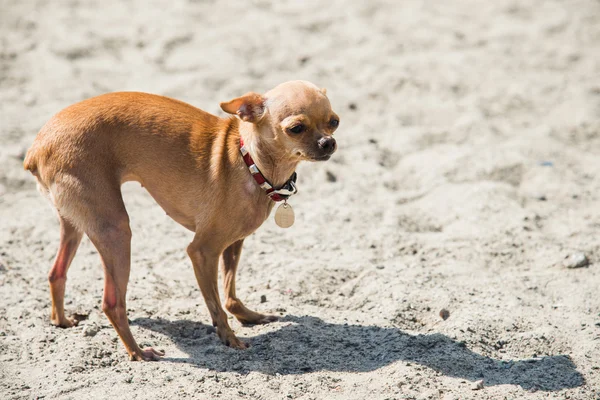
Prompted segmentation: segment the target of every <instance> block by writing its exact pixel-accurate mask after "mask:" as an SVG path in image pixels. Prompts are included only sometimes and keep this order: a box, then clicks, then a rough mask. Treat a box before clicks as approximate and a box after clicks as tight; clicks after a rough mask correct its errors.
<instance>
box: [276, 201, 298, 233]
mask: <svg viewBox="0 0 600 400" xmlns="http://www.w3.org/2000/svg"><path fill="white" fill-rule="evenodd" d="M295 219H296V218H295V217H294V209H293V208H292V206H290V205H289V204H288V203H283V204H282V205H280V206H279V207H278V208H277V211H275V223H276V224H277V225H279V227H281V228H289V227H290V226H292V225H294V220H295Z"/></svg>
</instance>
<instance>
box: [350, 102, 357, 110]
mask: <svg viewBox="0 0 600 400" xmlns="http://www.w3.org/2000/svg"><path fill="white" fill-rule="evenodd" d="M348 108H349V109H350V110H352V111H355V110H356V109H357V108H358V107H357V106H356V103H350V104H348Z"/></svg>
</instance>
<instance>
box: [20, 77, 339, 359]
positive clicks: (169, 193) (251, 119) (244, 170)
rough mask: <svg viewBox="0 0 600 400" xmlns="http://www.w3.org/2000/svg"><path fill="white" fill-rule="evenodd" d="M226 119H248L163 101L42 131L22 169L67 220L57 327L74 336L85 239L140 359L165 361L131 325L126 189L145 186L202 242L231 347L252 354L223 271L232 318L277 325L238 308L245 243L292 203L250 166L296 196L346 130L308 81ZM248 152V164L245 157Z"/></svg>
mask: <svg viewBox="0 0 600 400" xmlns="http://www.w3.org/2000/svg"><path fill="white" fill-rule="evenodd" d="M221 108H222V109H223V110H224V111H225V112H227V113H230V114H236V115H237V116H238V117H239V118H235V117H230V118H225V119H224V118H219V117H216V116H214V115H211V114H208V113H206V112H204V111H202V110H199V109H197V108H195V107H192V106H191V105H188V104H186V103H183V102H180V101H177V100H173V99H170V98H166V97H161V96H155V95H150V94H144V93H129V92H125V93H111V94H106V95H102V96H98V97H95V98H92V99H89V100H85V101H83V102H81V103H77V104H75V105H72V106H70V107H68V108H66V109H64V110H63V111H61V112H60V113H58V114H57V115H55V116H54V117H53V118H52V119H51V120H50V121H49V122H48V123H47V124H46V125H45V126H44V127H43V128H42V130H41V131H40V133H39V134H38V136H37V138H36V139H35V142H34V143H33V146H32V147H31V149H30V150H29V151H28V153H27V156H26V158H25V163H24V166H25V169H27V170H29V171H31V172H32V173H33V174H34V175H35V177H36V179H37V181H38V187H39V189H40V191H41V192H42V193H44V194H45V195H47V196H48V197H49V198H50V200H51V202H52V204H53V205H54V206H55V207H56V210H57V212H58V217H59V220H60V245H59V250H58V254H57V256H56V260H55V261H54V265H53V266H52V269H51V270H50V273H49V276H48V280H49V282H50V292H51V296H52V316H51V319H52V322H53V323H54V324H56V325H58V326H61V327H70V326H73V325H74V321H73V320H72V319H68V318H66V317H65V312H64V293H65V281H66V275H67V270H68V268H69V265H70V264H71V261H72V260H73V257H74V256H75V252H76V251H77V247H78V246H79V243H80V241H81V238H82V236H83V234H84V233H85V234H86V235H87V236H88V237H89V238H90V240H91V241H92V243H93V244H94V246H96V248H97V249H98V252H99V254H100V257H101V258H102V264H103V266H104V275H105V280H104V297H103V300H102V309H103V310H104V312H105V313H106V316H107V317H108V319H109V320H110V322H111V323H112V325H113V326H114V328H115V330H116V331H117V333H118V334H119V336H120V337H121V340H122V341H123V344H124V345H125V347H126V349H127V352H128V353H129V355H130V357H131V359H132V360H157V359H159V357H160V356H162V355H163V354H162V353H160V352H158V351H156V350H154V349H152V348H146V349H143V350H142V349H141V348H140V347H139V346H138V345H137V343H136V341H135V339H134V338H133V335H132V334H131V331H130V329H129V324H128V322H127V313H126V305H125V293H126V290H127V282H128V279H129V268H130V242H131V230H130V228H129V217H128V215H127V211H126V210H125V206H124V204H123V199H122V197H121V189H120V188H121V185H122V184H123V183H124V182H127V181H138V182H140V183H141V184H142V185H143V186H144V187H145V188H146V189H147V190H148V192H150V194H151V195H152V197H154V199H155V200H156V201H157V202H158V204H160V206H161V207H162V208H163V209H164V210H165V211H166V212H167V214H168V215H169V216H171V218H173V219H174V220H175V221H177V222H178V223H180V224H181V225H183V226H185V227H186V228H188V229H190V230H192V231H194V232H195V236H194V239H193V241H192V243H190V245H189V246H188V248H187V252H188V254H189V256H190V258H191V260H192V264H193V266H194V272H195V274H196V279H197V280H198V285H199V286H200V290H201V291H202V295H203V296H204V299H205V301H206V305H207V307H208V309H209V311H210V315H211V318H212V322H213V325H214V326H216V328H217V329H216V330H217V334H218V335H219V338H220V339H221V341H222V342H223V343H225V344H226V345H228V346H230V347H234V348H239V349H243V348H246V347H247V345H246V344H245V343H243V342H241V341H240V340H239V339H238V338H237V337H236V336H235V335H234V333H233V331H232V330H231V328H230V327H229V324H228V323H227V316H226V314H225V311H224V310H223V308H222V307H221V303H220V300H219V292H218V285H217V277H218V264H219V259H220V261H221V264H222V267H223V275H224V286H225V296H226V297H225V298H226V300H225V308H227V310H229V312H231V313H232V314H233V315H234V316H235V317H236V318H237V319H238V320H239V321H240V322H242V323H244V324H263V323H268V322H271V321H274V320H276V317H274V316H268V315H263V314H259V313H257V312H254V311H252V310H249V309H248V308H246V307H245V306H244V304H243V303H242V302H241V301H240V300H239V299H238V298H237V296H236V293H235V273H236V269H237V265H238V262H239V259H240V253H241V250H242V243H243V241H244V238H245V237H246V236H248V235H250V234H251V233H252V232H254V231H255V230H256V229H257V228H258V227H259V226H260V225H261V224H262V223H263V222H264V221H265V219H266V218H267V217H268V216H269V213H270V212H271V209H272V208H273V205H274V201H273V200H281V199H283V198H285V197H286V196H287V195H289V192H290V191H289V190H288V191H287V192H286V191H285V190H282V191H281V196H279V195H277V194H276V192H274V193H269V195H267V193H266V192H265V189H268V187H267V186H265V185H264V184H263V185H262V187H261V185H259V184H258V183H257V182H259V181H258V179H256V176H255V175H253V173H256V170H255V169H252V168H250V170H249V167H248V165H247V162H245V161H247V160H252V159H253V160H254V161H255V164H256V166H257V167H258V169H259V170H260V172H262V175H263V176H264V177H266V179H267V180H268V181H270V183H271V184H272V186H273V188H275V189H276V188H280V187H282V186H284V187H286V188H287V189H289V187H290V183H289V180H290V176H291V175H292V174H293V173H294V170H295V169H296V165H297V164H298V162H299V161H301V160H309V161H314V160H327V159H328V158H329V157H330V156H331V154H332V153H333V152H334V151H335V150H336V143H335V140H334V139H333V138H332V137H331V136H332V134H333V132H334V131H335V129H336V127H337V125H338V123H339V118H338V116H337V115H336V114H335V113H334V112H333V111H332V110H331V105H330V103H329V100H328V99H327V96H326V93H325V90H323V89H319V88H318V87H316V86H315V85H313V84H311V83H309V82H305V81H293V82H287V83H284V84H281V85H279V86H277V87H276V88H274V89H272V90H271V91H269V92H267V93H266V94H265V95H259V94H256V93H248V94H246V95H244V96H242V97H239V98H236V99H234V100H231V101H229V102H226V103H221ZM242 140H243V143H244V147H245V151H244V153H246V152H247V153H249V155H246V156H242V153H241V152H240V142H241V141H242ZM251 171H252V172H251ZM291 187H292V188H293V187H294V185H293V184H291ZM272 190H273V189H271V191H272ZM274 194H275V196H273V195H274Z"/></svg>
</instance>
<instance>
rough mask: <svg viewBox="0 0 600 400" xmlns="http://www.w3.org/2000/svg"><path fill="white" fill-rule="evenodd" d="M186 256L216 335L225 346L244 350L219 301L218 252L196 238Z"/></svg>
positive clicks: (243, 344) (245, 346)
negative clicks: (189, 259) (192, 266)
mask: <svg viewBox="0 0 600 400" xmlns="http://www.w3.org/2000/svg"><path fill="white" fill-rule="evenodd" d="M187 252H188V255H189V256H190V258H191V260H192V264H193V265H194V273H195V274H196V280H197V281H198V286H200V291H201V292H202V296H204V301H205V302H206V306H207V307H208V311H209V312H210V316H211V318H212V322H213V326H215V327H216V328H217V335H219V338H220V339H221V341H222V342H223V343H225V345H226V346H229V347H233V348H235V349H245V348H247V347H248V345H247V344H246V343H244V342H242V341H241V340H239V339H238V338H237V337H236V336H235V334H234V333H233V331H232V330H231V328H230V327H229V323H228V322H227V314H225V311H224V310H223V307H221V301H220V299H219V287H218V274H219V256H220V251H214V248H213V247H212V246H208V245H206V244H205V243H203V242H202V241H201V240H199V239H198V238H197V237H196V238H194V241H193V242H192V243H190V245H189V246H188V249H187Z"/></svg>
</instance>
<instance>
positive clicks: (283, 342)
mask: <svg viewBox="0 0 600 400" xmlns="http://www.w3.org/2000/svg"><path fill="white" fill-rule="evenodd" d="M281 321H282V322H284V323H287V324H286V325H285V326H283V327H282V328H281V329H278V330H276V331H271V332H268V333H266V334H261V335H257V336H254V337H251V338H249V340H248V339H246V340H247V341H248V342H249V343H250V345H251V347H250V349H248V350H246V351H237V350H233V349H229V348H226V347H225V346H222V345H221V344H220V342H219V341H218V339H217V337H216V335H215V334H214V333H212V332H213V331H214V329H213V328H212V326H208V325H205V324H201V323H198V322H193V321H189V320H179V321H168V320H164V319H150V318H138V319H136V320H134V321H132V323H133V324H134V325H138V326H140V327H143V328H145V329H149V330H152V331H154V332H157V333H160V334H163V335H167V336H169V337H171V338H172V339H173V341H174V342H175V343H176V344H177V346H178V347H179V348H180V349H181V350H182V351H183V352H185V353H186V354H188V355H189V358H168V357H167V358H166V359H165V360H167V361H171V362H185V363H192V364H195V365H197V366H199V367H203V368H208V369H211V370H215V371H235V372H238V373H248V372H251V371H258V372H262V373H266V374H276V373H279V374H282V375H286V374H303V373H307V372H312V371H346V372H367V371H373V370H376V369H378V368H381V367H383V366H386V365H389V364H392V363H394V362H396V361H399V360H402V361H406V362H411V363H416V364H420V365H423V366H426V367H429V368H431V369H433V370H435V371H438V372H440V373H442V374H444V375H447V376H452V377H458V378H463V379H467V380H471V381H476V380H479V379H483V380H484V381H485V385H486V386H492V385H503V384H511V385H519V386H521V387H523V388H524V389H527V390H545V391H554V390H560V389H565V388H573V387H578V386H581V385H583V384H584V383H585V380H584V378H583V376H582V375H581V373H579V371H577V369H576V367H575V365H574V364H573V362H572V361H571V359H570V358H569V357H568V356H564V355H558V356H547V357H541V358H535V359H526V360H511V361H501V360H496V359H493V358H490V357H486V356H483V355H480V354H477V353H475V352H473V351H471V350H469V349H468V348H467V347H466V345H465V344H464V343H461V342H457V341H454V340H452V339H450V338H449V337H447V336H444V335H442V334H438V333H434V334H428V335H410V334H406V333H404V332H402V331H401V330H399V329H396V328H380V327H377V326H363V325H349V324H330V323H326V322H323V321H322V320H320V319H319V318H315V317H308V316H306V317H295V316H287V317H284V318H282V319H281Z"/></svg>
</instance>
